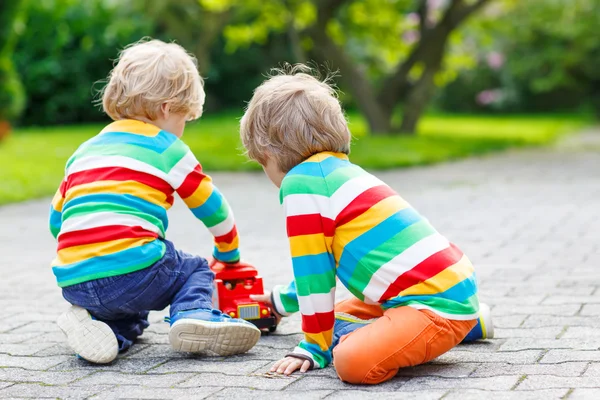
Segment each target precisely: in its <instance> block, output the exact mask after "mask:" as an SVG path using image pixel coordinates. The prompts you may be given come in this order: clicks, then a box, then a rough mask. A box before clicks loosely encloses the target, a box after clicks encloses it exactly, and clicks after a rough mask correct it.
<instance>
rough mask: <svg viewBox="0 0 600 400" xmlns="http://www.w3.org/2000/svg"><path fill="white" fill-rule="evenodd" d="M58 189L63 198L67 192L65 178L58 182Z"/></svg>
mask: <svg viewBox="0 0 600 400" xmlns="http://www.w3.org/2000/svg"><path fill="white" fill-rule="evenodd" d="M58 190H59V191H60V195H61V196H62V198H64V197H65V194H66V193H67V181H66V180H63V181H62V182H61V183H60V186H59V188H58Z"/></svg>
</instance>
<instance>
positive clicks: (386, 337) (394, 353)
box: [333, 298, 477, 384]
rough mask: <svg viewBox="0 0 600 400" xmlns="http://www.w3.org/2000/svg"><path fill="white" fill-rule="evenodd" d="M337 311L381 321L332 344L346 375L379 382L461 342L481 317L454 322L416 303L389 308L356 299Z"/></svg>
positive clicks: (354, 380) (347, 378) (351, 379)
mask: <svg viewBox="0 0 600 400" xmlns="http://www.w3.org/2000/svg"><path fill="white" fill-rule="evenodd" d="M335 311H336V312H342V313H346V314H350V315H352V316H354V317H357V318H360V319H365V320H368V319H373V318H377V320H376V321H374V322H372V323H370V324H368V325H365V326H364V327H362V328H359V329H357V330H355V331H354V332H352V333H350V334H348V335H345V336H342V338H341V339H340V342H339V344H338V345H337V346H336V347H335V348H334V349H333V363H334V366H335V369H336V371H337V374H338V376H339V377H340V379H341V380H343V381H345V382H349V383H359V384H376V383H381V382H385V381H387V380H389V379H392V378H393V377H394V376H395V375H396V373H397V372H398V370H399V369H400V368H403V367H410V366H413V365H419V364H423V363H426V362H427V361H430V360H432V359H434V358H436V357H439V356H440V355H442V354H444V353H445V352H447V351H448V350H450V349H452V348H453V347H455V346H456V345H457V344H459V343H460V342H461V341H462V340H463V339H464V338H465V336H466V335H467V334H468V333H469V332H470V331H471V329H473V327H474V326H475V324H476V322H477V321H476V320H468V321H455V320H449V319H445V318H442V317H440V316H439V315H437V314H435V313H433V312H431V311H429V310H416V309H414V308H412V307H399V308H392V309H389V310H386V311H384V310H383V309H382V308H381V307H380V306H377V305H368V304H365V303H363V302H362V301H360V300H358V299H356V298H353V299H349V300H345V301H342V302H340V303H338V304H336V306H335Z"/></svg>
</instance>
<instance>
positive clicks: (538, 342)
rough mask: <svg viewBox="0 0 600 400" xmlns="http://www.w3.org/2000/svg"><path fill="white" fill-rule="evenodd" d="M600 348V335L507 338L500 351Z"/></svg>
mask: <svg viewBox="0 0 600 400" xmlns="http://www.w3.org/2000/svg"><path fill="white" fill-rule="evenodd" d="M598 348H600V337H596V338H586V339H564V338H561V339H535V338H518V339H507V340H506V342H505V343H504V344H503V345H502V346H500V351H519V350H531V349H574V350H596V349H598Z"/></svg>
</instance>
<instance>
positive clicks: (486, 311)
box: [479, 303, 494, 339]
mask: <svg viewBox="0 0 600 400" xmlns="http://www.w3.org/2000/svg"><path fill="white" fill-rule="evenodd" d="M479 323H480V324H481V332H482V333H483V338H482V339H493V338H494V322H493V321H492V312H491V311H490V306H488V305H487V304H485V303H479Z"/></svg>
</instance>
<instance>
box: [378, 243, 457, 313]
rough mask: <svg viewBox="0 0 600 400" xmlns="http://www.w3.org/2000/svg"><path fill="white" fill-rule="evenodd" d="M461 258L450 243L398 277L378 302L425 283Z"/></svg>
mask: <svg viewBox="0 0 600 400" xmlns="http://www.w3.org/2000/svg"><path fill="white" fill-rule="evenodd" d="M462 257H463V252H462V251H460V249H459V248H458V247H456V246H455V245H454V244H452V243H451V244H450V247H448V248H447V249H444V250H442V251H439V252H437V253H435V254H433V255H431V256H430V257H428V258H427V259H425V260H423V261H422V262H421V263H419V264H417V266H415V267H414V268H412V269H411V270H410V271H406V272H405V273H403V274H402V275H400V276H399V277H398V278H397V279H396V280H395V281H394V283H392V284H391V285H390V287H388V289H387V290H386V291H385V293H384V294H383V295H382V296H381V297H380V298H379V302H380V303H383V302H384V301H386V300H388V299H391V298H393V297H395V296H398V294H399V293H400V292H401V291H403V290H405V289H408V288H409V287H411V286H414V285H417V284H419V283H421V282H425V281H426V280H427V279H429V278H431V277H433V276H435V275H437V274H439V273H440V272H442V271H443V270H445V269H446V268H448V267H450V266H452V265H454V264H456V263H457V262H459V261H460V259H461V258H462Z"/></svg>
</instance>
